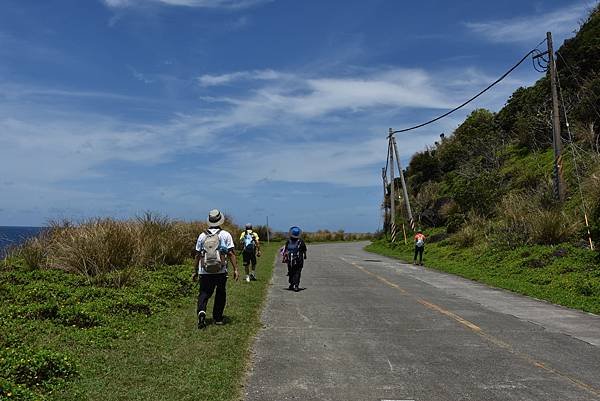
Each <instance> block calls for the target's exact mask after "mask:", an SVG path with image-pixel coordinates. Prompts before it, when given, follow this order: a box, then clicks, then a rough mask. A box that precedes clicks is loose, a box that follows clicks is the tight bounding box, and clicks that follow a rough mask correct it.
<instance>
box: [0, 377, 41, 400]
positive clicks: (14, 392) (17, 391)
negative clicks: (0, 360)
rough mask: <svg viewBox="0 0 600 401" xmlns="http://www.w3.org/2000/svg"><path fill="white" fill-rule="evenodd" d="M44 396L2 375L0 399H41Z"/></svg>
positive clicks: (0, 378)
mask: <svg viewBox="0 0 600 401" xmlns="http://www.w3.org/2000/svg"><path fill="white" fill-rule="evenodd" d="M42 399H43V398H42V397H41V396H39V395H37V394H35V393H33V392H32V391H31V390H29V389H27V388H26V387H23V386H20V385H18V384H15V383H13V382H11V381H8V380H6V379H4V378H2V377H0V401H8V400H19V401H40V400H42Z"/></svg>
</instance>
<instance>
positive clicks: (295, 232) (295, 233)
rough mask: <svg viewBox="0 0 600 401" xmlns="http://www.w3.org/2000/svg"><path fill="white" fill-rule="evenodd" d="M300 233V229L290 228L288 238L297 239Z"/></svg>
mask: <svg viewBox="0 0 600 401" xmlns="http://www.w3.org/2000/svg"><path fill="white" fill-rule="evenodd" d="M301 232H302V230H300V227H296V226H294V227H292V228H290V236H291V237H292V238H298V237H299V236H300V233H301Z"/></svg>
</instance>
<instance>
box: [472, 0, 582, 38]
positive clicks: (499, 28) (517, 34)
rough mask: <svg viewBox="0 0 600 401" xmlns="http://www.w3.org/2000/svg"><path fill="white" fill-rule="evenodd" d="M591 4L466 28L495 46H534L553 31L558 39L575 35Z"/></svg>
mask: <svg viewBox="0 0 600 401" xmlns="http://www.w3.org/2000/svg"><path fill="white" fill-rule="evenodd" d="M590 10H591V8H590V5H589V4H582V3H581V2H578V3H577V4H571V5H569V6H565V7H563V8H559V9H557V10H553V11H549V12H547V13H544V14H536V15H528V16H519V17H515V18H511V19H502V20H492V21H484V22H467V23H465V26H466V27H467V28H468V29H469V30H471V31H472V32H473V33H475V34H477V35H481V36H483V37H484V38H486V39H487V40H490V41H492V42H508V43H513V42H531V43H533V42H535V41H536V40H537V41H540V40H542V39H543V38H544V37H545V33H546V32H548V31H550V32H552V33H553V34H554V35H555V36H556V37H558V36H560V37H563V36H565V35H568V34H569V33H571V32H573V31H574V30H575V29H576V28H577V27H578V26H579V22H580V21H582V20H583V19H585V17H586V16H587V15H588V13H589V12H590Z"/></svg>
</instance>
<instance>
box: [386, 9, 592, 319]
mask: <svg viewBox="0 0 600 401" xmlns="http://www.w3.org/2000/svg"><path fill="white" fill-rule="evenodd" d="M556 62H557V69H558V76H559V80H560V89H561V91H560V93H561V94H562V96H561V98H562V99H561V100H562V101H563V102H562V103H563V105H564V107H562V106H561V111H560V117H561V123H562V142H563V144H564V150H563V172H564V179H565V182H566V185H567V190H566V201H565V202H564V203H560V202H558V201H557V200H556V197H555V196H554V190H553V160H554V153H553V149H552V124H551V122H552V121H551V119H552V117H551V110H552V103H551V95H550V81H549V77H548V76H544V77H543V78H541V79H540V80H539V81H538V82H536V83H535V85H533V86H531V87H528V88H519V89H517V90H516V91H515V92H514V93H513V94H512V96H511V97H510V98H509V99H508V100H507V102H506V104H505V106H504V107H503V108H502V109H501V110H500V111H498V112H492V111H489V110H485V109H477V110H474V111H473V112H472V113H471V114H470V115H469V116H468V117H467V119H466V120H465V121H464V122H463V123H462V124H460V125H459V126H458V127H457V128H456V130H455V131H454V132H453V133H452V134H451V135H449V136H446V137H442V138H441V139H440V141H439V142H436V143H435V144H434V145H432V146H430V147H428V148H427V149H426V150H425V151H423V152H419V153H417V154H415V155H413V157H412V159H411V160H410V163H409V166H408V168H407V170H406V176H407V182H408V184H407V185H408V186H409V193H410V200H411V205H412V206H413V209H414V210H413V214H414V215H415V216H417V217H416V218H417V219H418V220H419V223H418V224H419V225H420V226H421V227H422V228H423V229H424V230H425V233H426V234H434V235H431V236H430V238H429V245H428V246H427V247H426V258H427V255H429V256H430V257H431V256H433V254H435V255H437V256H436V258H435V259H436V267H438V265H439V267H440V268H444V267H443V266H442V265H448V264H451V261H455V262H456V263H460V262H461V261H462V262H463V264H464V265H466V266H467V270H469V269H468V266H471V267H472V268H473V269H475V268H477V269H484V270H485V269H490V270H493V271H494V272H493V274H494V275H496V276H497V275H500V276H506V277H508V276H509V275H510V274H512V273H514V271H515V269H516V267H515V266H516V265H518V266H519V267H518V269H517V270H519V269H521V270H522V271H520V272H519V274H521V273H523V270H524V271H526V270H527V269H538V270H537V271H538V273H541V272H545V273H548V274H546V276H545V278H544V279H543V280H538V284H536V285H538V286H540V288H538V289H536V290H535V291H528V290H526V289H517V288H516V287H518V286H511V285H508V284H498V280H496V283H497V284H498V285H502V286H504V287H507V288H511V289H516V290H519V291H521V292H525V293H532V294H533V293H535V294H537V295H539V294H543V293H545V292H546V290H545V289H544V288H546V289H548V288H554V287H557V288H558V287H560V286H561V285H560V283H561V282H562V281H561V279H564V277H565V275H569V274H571V273H573V272H574V271H581V272H583V273H582V276H578V277H577V279H573V277H571V279H570V280H571V281H573V280H575V282H573V283H572V285H567V286H566V287H567V288H568V289H569V291H571V292H570V293H568V294H572V295H573V296H579V295H581V296H584V297H600V255H598V254H597V251H596V253H593V252H591V251H589V248H590V246H589V242H588V234H587V229H586V226H585V216H586V215H587V217H588V221H589V225H590V232H591V236H592V238H593V239H594V241H595V242H596V243H597V244H596V245H600V244H599V243H600V9H599V8H598V7H596V9H595V10H594V11H592V12H591V14H590V15H589V17H588V19H587V20H586V21H585V22H584V23H583V24H582V25H581V27H580V29H579V31H578V33H577V34H576V35H575V36H574V37H573V38H571V39H568V40H566V41H565V42H564V44H563V45H562V46H561V47H560V48H559V49H558V52H557V61H556ZM565 114H566V115H567V117H568V122H569V126H567V124H566V120H565ZM396 185H397V186H398V187H399V186H400V183H399V182H396ZM397 193H399V192H397ZM386 202H389V201H386ZM402 212H403V211H402V210H400V211H399V213H397V214H398V215H400V216H402V214H403V213H402ZM402 219H403V218H402V217H399V221H398V224H400V223H402ZM382 246H383V247H387V248H388V249H390V248H391V249H393V248H395V247H397V248H398V252H397V253H396V254H397V255H398V256H400V255H403V257H404V258H405V259H407V258H410V259H412V255H411V256H409V253H410V249H409V248H410V246H409V247H408V248H406V249H404V250H402V249H403V245H402V244H400V245H397V244H390V243H389V241H388V240H385V239H384V240H382V241H380V242H379V243H378V245H377V246H376V247H375V248H378V249H379V250H380V251H381V249H382V248H381V247H382ZM586 249H587V250H586ZM557 250H561V251H560V252H558V256H556V257H546V256H543V257H542V256H541V255H552V254H554V253H555V252H557ZM485 255H487V256H490V257H489V258H487V259H485V257H486V256H485ZM509 255H510V256H509ZM532 255H537V256H538V257H533V256H532ZM567 255H568V256H567ZM563 257H564V258H567V259H568V263H566V265H565V263H564V260H563V262H561V266H562V267H561V268H559V269H558V270H556V269H554V267H553V266H555V264H554V262H553V259H556V258H559V259H560V258H563ZM532 259H535V260H534V261H532ZM426 260H428V263H430V264H431V263H433V262H432V259H431V258H430V259H426ZM508 260H510V262H509V261H508ZM561 260H562V259H561ZM452 263H454V262H452ZM481 264H483V265H481ZM509 265H510V266H509ZM563 265H564V266H563ZM502 266H504V267H505V269H504V270H503V269H502ZM473 269H471V270H470V271H471V273H469V272H468V271H467V272H463V273H461V274H464V275H466V276H469V277H471V278H477V277H475V276H480V274H479V273H477V274H475V273H473ZM553 269H554V270H553ZM450 270H452V269H450ZM459 270H462V269H459ZM550 272H552V273H550ZM515 280H517V281H518V280H519V279H515ZM563 287H565V286H563ZM538 290H539V291H538ZM550 292H553V291H550ZM568 294H567V293H566V294H563V295H564V296H560V297H558V298H560V299H565V298H568ZM540 296H542V297H545V298H547V299H552V300H554V301H556V302H559V301H560V299H558V298H557V297H552V296H543V295H540ZM594 302H595V303H598V304H599V305H600V299H597V300H596V301H594ZM563 303H564V302H563ZM567 303H569V302H567ZM576 304H577V305H579V307H581V305H582V304H586V303H585V302H583V303H581V302H576ZM570 305H574V304H573V303H572V302H571V303H570ZM585 309H588V310H594V311H596V312H597V311H599V310H600V308H597V307H589V306H588V307H585Z"/></svg>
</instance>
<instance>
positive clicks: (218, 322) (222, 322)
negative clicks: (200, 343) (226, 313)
mask: <svg viewBox="0 0 600 401" xmlns="http://www.w3.org/2000/svg"><path fill="white" fill-rule="evenodd" d="M215 324H216V325H217V326H223V325H224V324H225V320H219V321H215Z"/></svg>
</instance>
